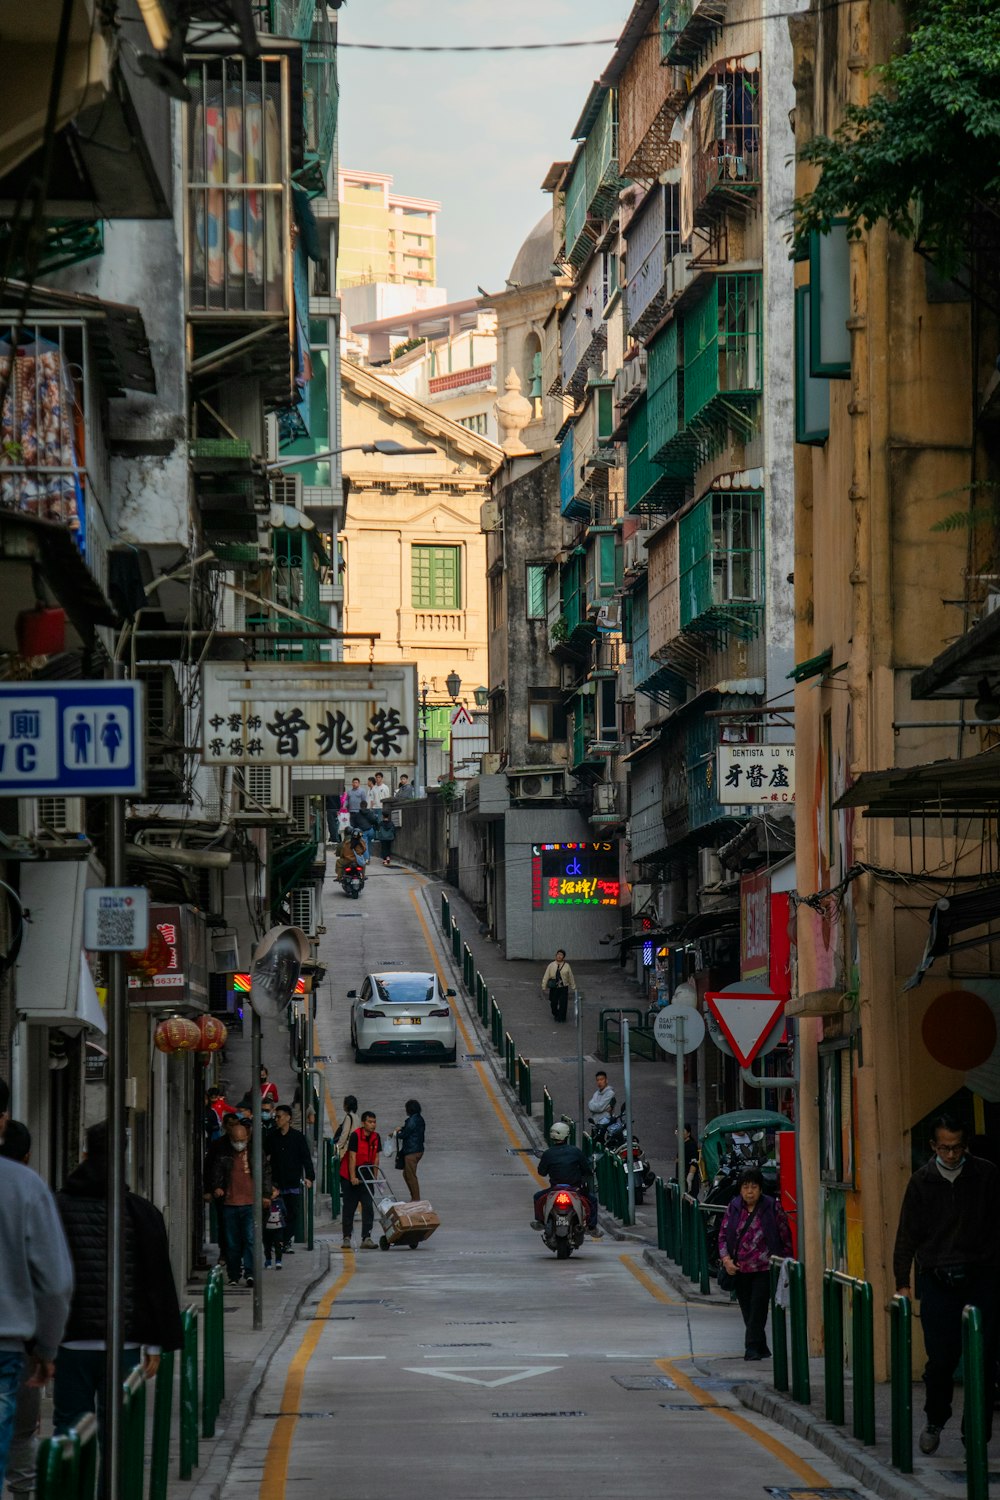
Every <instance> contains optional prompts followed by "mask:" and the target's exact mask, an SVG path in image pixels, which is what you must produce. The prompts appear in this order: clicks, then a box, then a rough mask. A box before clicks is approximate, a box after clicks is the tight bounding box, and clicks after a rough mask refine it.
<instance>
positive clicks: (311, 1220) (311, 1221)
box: [306, 1187, 316, 1250]
mask: <svg viewBox="0 0 1000 1500" xmlns="http://www.w3.org/2000/svg"><path fill="white" fill-rule="evenodd" d="M313 1193H314V1189H313V1188H311V1187H310V1188H306V1249H307V1250H314V1249H315V1248H316V1204H315V1199H314V1197H313Z"/></svg>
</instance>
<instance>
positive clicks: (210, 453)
mask: <svg viewBox="0 0 1000 1500" xmlns="http://www.w3.org/2000/svg"><path fill="white" fill-rule="evenodd" d="M189 454H190V461H191V473H192V476H193V479H194V491H195V498H196V500H197V503H198V508H199V510H200V512H201V526H202V533H203V535H204V538H205V541H206V542H207V543H208V545H209V546H214V545H215V544H216V543H222V544H225V545H228V546H231V545H234V544H235V545H239V544H243V545H246V546H252V545H254V544H255V543H256V541H257V533H258V529H259V525H260V520H259V515H258V513H263V511H264V510H265V509H266V506H267V499H268V490H267V481H266V479H265V477H264V474H263V471H262V470H261V468H260V467H259V465H257V464H255V463H254V461H253V457H252V454H251V452H250V444H249V443H243V442H236V441H234V440H232V439H230V438H218V439H217V438H199V439H198V440H196V441H195V442H192V443H191V444H190V445H189Z"/></svg>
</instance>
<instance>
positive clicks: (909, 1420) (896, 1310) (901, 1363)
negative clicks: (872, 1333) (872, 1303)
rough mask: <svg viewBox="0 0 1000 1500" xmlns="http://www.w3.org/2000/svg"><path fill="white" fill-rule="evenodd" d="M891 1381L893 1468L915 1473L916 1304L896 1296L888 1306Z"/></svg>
mask: <svg viewBox="0 0 1000 1500" xmlns="http://www.w3.org/2000/svg"><path fill="white" fill-rule="evenodd" d="M889 1332H890V1359H891V1379H892V1466H893V1468H894V1469H898V1470H899V1472H900V1473H901V1474H912V1473H913V1304H912V1302H911V1301H910V1299H909V1297H903V1296H896V1297H893V1299H892V1301H891V1302H890V1303H889Z"/></svg>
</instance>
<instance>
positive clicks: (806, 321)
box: [795, 286, 830, 447]
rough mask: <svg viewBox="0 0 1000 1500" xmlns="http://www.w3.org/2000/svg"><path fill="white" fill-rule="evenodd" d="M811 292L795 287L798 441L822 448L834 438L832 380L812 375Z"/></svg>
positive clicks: (796, 421)
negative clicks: (831, 400)
mask: <svg viewBox="0 0 1000 1500" xmlns="http://www.w3.org/2000/svg"><path fill="white" fill-rule="evenodd" d="M810 292H811V288H810V287H808V286H798V287H796V288H795V441H796V442H797V443H811V444H813V445H814V446H816V447H822V445H823V444H824V443H825V442H826V440H827V438H828V437H829V436H830V381H829V378H828V377H827V376H825V375H811V374H810V373H809V366H810V352H809V351H810V347H811V343H812V321H811V315H810V300H811V299H810Z"/></svg>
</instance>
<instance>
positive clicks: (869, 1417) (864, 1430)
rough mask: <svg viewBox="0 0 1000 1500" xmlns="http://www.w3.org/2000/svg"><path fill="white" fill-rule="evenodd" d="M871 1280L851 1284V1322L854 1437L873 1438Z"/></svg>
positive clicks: (873, 1346)
mask: <svg viewBox="0 0 1000 1500" xmlns="http://www.w3.org/2000/svg"><path fill="white" fill-rule="evenodd" d="M874 1308H875V1304H874V1299H873V1294H872V1287H871V1282H869V1281H857V1282H855V1284H854V1288H853V1293H852V1302H851V1323H852V1327H853V1330H854V1436H855V1437H856V1438H857V1439H858V1440H859V1441H860V1442H862V1443H868V1444H872V1443H874V1441H875V1314H874Z"/></svg>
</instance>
